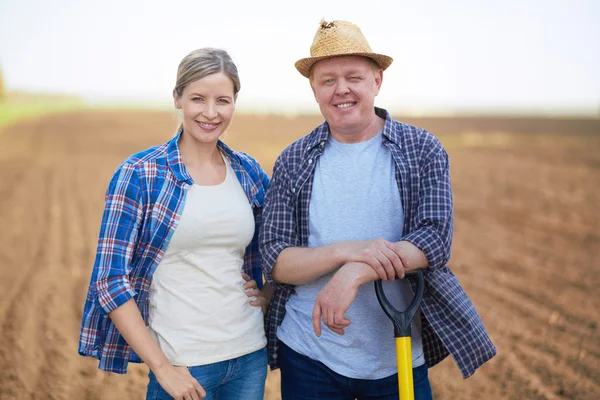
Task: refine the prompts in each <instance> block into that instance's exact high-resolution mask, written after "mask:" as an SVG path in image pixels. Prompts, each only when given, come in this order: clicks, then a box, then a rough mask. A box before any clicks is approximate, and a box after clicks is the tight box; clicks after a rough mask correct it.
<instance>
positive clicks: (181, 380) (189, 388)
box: [154, 365, 206, 400]
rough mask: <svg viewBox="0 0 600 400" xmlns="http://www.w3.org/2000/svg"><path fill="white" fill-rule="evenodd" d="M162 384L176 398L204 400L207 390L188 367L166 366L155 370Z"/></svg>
mask: <svg viewBox="0 0 600 400" xmlns="http://www.w3.org/2000/svg"><path fill="white" fill-rule="evenodd" d="M154 375H156V380H157V381H158V383H159V384H160V386H161V387H162V388H163V389H164V390H165V391H166V392H167V393H169V394H170V395H171V396H173V397H174V398H175V399H176V400H202V399H203V398H204V397H206V391H205V390H204V388H203V387H202V386H201V385H200V383H198V381H197V380H196V378H194V377H193V376H192V374H190V371H189V370H188V369H187V367H174V366H172V365H165V367H163V368H160V369H158V370H156V371H154Z"/></svg>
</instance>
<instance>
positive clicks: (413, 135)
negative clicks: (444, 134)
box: [390, 119, 443, 150]
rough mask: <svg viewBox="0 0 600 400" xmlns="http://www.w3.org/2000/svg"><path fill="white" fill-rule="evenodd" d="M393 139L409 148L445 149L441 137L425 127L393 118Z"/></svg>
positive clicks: (391, 134)
mask: <svg viewBox="0 0 600 400" xmlns="http://www.w3.org/2000/svg"><path fill="white" fill-rule="evenodd" d="M390 136H391V139H392V140H394V141H396V142H397V143H399V144H400V145H401V146H402V147H406V148H408V149H414V148H415V147H417V148H423V147H426V148H435V149H440V150H441V149H443V146H442V143H441V142H440V140H439V138H438V137H437V136H436V135H434V134H433V133H431V132H430V131H428V130H427V129H425V128H421V127H419V126H415V125H411V124H408V123H405V122H402V121H399V120H395V119H392V120H391V133H390Z"/></svg>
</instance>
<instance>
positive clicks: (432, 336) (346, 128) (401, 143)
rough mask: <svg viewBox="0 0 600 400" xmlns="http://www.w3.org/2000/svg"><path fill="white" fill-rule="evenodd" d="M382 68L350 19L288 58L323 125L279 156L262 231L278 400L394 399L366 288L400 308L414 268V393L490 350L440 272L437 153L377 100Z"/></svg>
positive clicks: (443, 235)
mask: <svg viewBox="0 0 600 400" xmlns="http://www.w3.org/2000/svg"><path fill="white" fill-rule="evenodd" d="M391 63H392V59H391V58H390V57H388V56H385V55H381V54H376V53H373V52H372V51H371V48H370V46H369V44H368V42H367V40H366V39H365V38H364V36H363V34H362V32H361V31H360V29H359V28H358V27H357V26H356V25H354V24H352V23H349V22H345V21H333V22H331V23H326V22H321V25H320V27H319V29H318V30H317V33H316V35H315V38H314V41H313V44H312V46H311V57H309V58H304V59H301V60H299V61H298V62H296V64H295V65H296V69H298V71H299V72H300V73H301V74H302V75H303V76H305V77H307V78H308V79H309V82H310V85H311V88H312V91H313V93H314V96H315V99H316V101H317V103H318V104H319V108H320V110H321V113H322V114H323V117H324V118H325V120H326V121H325V122H324V123H323V124H322V125H320V126H318V127H317V128H315V130H313V131H312V132H311V133H310V134H309V135H307V136H305V137H303V138H301V139H299V140H298V141H296V142H294V143H293V144H291V145H290V146H289V147H288V148H286V149H285V150H284V151H283V152H282V154H281V155H280V156H279V158H278V159H277V161H276V163H275V167H274V171H273V179H272V181H271V186H270V188H269V190H268V193H267V198H266V201H265V208H264V215H263V226H262V228H261V234H260V247H261V255H262V257H263V269H264V272H265V275H266V277H267V280H269V281H270V282H272V283H274V285H275V286H276V287H277V291H276V294H275V296H274V298H273V301H272V303H271V307H270V310H269V315H268V318H267V329H268V336H269V341H270V346H269V349H270V365H271V367H272V368H273V369H274V368H277V367H279V366H280V367H281V391H282V397H283V399H284V400H288V399H296V398H302V399H317V398H318V399H355V398H358V399H363V398H369V399H370V398H378V399H379V398H381V399H394V400H397V399H398V381H397V375H396V374H397V364H396V352H395V341H394V335H393V332H394V331H393V326H392V323H391V321H390V320H389V319H388V318H387V316H386V315H385V313H384V312H383V311H382V309H381V307H380V305H379V303H378V301H377V299H376V295H375V291H374V288H373V285H372V284H367V283H370V282H373V281H375V280H377V279H383V280H384V282H383V285H384V288H385V291H386V295H387V297H388V298H389V299H390V300H391V302H392V304H394V305H397V306H398V309H404V308H406V305H407V304H409V303H410V301H411V299H412V296H413V294H412V290H411V286H410V283H409V282H408V279H403V278H404V275H405V273H406V272H408V271H411V270H414V269H423V270H424V274H425V293H424V296H423V300H422V303H421V309H420V312H419V313H418V314H417V316H416V317H415V320H414V322H413V326H412V335H411V343H412V356H413V367H414V368H413V376H414V388H415V398H416V399H431V398H432V395H431V387H430V385H429V380H428V377H427V368H428V367H432V366H433V365H435V364H437V363H439V362H440V361H441V360H443V359H444V358H445V357H446V356H447V355H448V354H451V355H452V356H453V358H454V359H455V360H456V362H457V364H458V367H459V369H460V371H461V372H462V374H463V376H464V377H465V378H467V377H469V376H470V375H472V374H473V373H474V372H475V370H476V369H477V368H478V367H479V366H481V365H482V364H483V363H484V362H486V361H487V360H489V359H490V358H492V357H493V356H494V355H495V353H496V349H495V347H494V345H493V344H492V342H491V341H490V339H489V338H488V335H487V332H486V330H485V328H484V326H483V324H482V322H481V320H480V318H479V316H478V314H477V312H476V311H475V308H474V307H473V305H472V303H471V302H470V300H469V299H468V297H467V295H466V294H465V293H464V291H463V289H462V288H461V286H460V285H459V283H458V281H457V279H456V277H455V276H454V275H453V274H452V272H451V271H450V270H449V268H448V266H447V263H448V260H449V258H450V249H451V243H452V232H453V211H452V188H451V185H450V171H449V161H448V155H447V153H446V151H445V150H444V148H443V147H442V145H441V144H440V142H439V141H438V140H437V139H436V138H435V137H434V136H433V135H432V134H430V133H429V132H427V131H425V130H423V129H420V128H416V127H413V126H409V125H406V124H403V123H401V122H397V121H394V120H393V119H392V118H391V116H390V115H389V113H388V112H387V111H385V110H383V109H381V108H376V107H375V105H374V102H375V97H376V96H377V94H378V93H379V90H380V88H381V83H382V80H383V70H385V69H386V68H387V67H389V65H390V64H391ZM396 276H397V277H398V278H400V279H399V280H394V279H395V277H396ZM321 321H322V322H323V324H324V325H325V326H322V325H321Z"/></svg>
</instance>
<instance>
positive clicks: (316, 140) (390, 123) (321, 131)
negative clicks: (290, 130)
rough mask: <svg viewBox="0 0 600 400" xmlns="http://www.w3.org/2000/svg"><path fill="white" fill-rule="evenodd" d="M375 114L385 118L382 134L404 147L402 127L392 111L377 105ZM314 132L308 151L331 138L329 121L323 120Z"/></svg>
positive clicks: (309, 141)
mask: <svg viewBox="0 0 600 400" xmlns="http://www.w3.org/2000/svg"><path fill="white" fill-rule="evenodd" d="M375 114H376V115H377V116H378V117H381V118H384V119H385V125H384V126H383V132H382V135H383V136H384V137H385V138H386V139H387V140H389V141H391V142H394V143H395V144H397V145H398V146H399V147H400V148H402V143H401V141H400V134H401V131H400V127H399V126H398V124H395V123H394V120H393V119H392V116H391V115H390V113H389V112H387V110H385V109H383V108H379V107H375ZM312 133H313V134H312V135H310V138H309V140H308V144H307V148H306V150H307V151H310V150H312V149H313V148H315V147H317V146H319V145H321V143H324V142H326V141H328V140H329V137H330V132H329V123H328V122H327V121H325V122H323V123H322V124H321V125H319V126H318V127H316V128H315V129H314V130H313V132H312Z"/></svg>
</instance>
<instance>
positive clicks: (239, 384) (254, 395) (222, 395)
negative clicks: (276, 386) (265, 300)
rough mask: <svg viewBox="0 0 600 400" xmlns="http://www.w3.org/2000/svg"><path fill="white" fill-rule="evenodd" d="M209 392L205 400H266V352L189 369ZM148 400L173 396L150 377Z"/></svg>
mask: <svg viewBox="0 0 600 400" xmlns="http://www.w3.org/2000/svg"><path fill="white" fill-rule="evenodd" d="M188 369H189V370H190V373H191V374H192V376H193V377H194V378H196V379H197V380H198V382H200V385H202V387H203V388H204V390H205V391H206V397H205V398H204V400H239V399H247V400H263V397H264V393H265V381H266V379H267V349H266V348H263V349H261V350H258V351H255V352H253V353H250V354H246V355H244V356H241V357H238V358H234V359H231V360H227V361H221V362H217V363H213V364H207V365H200V366H197V367H188ZM148 377H149V379H150V382H148V392H147V393H146V400H167V399H172V397H171V396H169V394H168V393H167V392H166V391H165V390H164V389H163V388H162V387H161V386H160V385H159V384H158V381H157V380H156V376H155V375H154V374H153V373H152V371H151V372H150V374H149V376H148Z"/></svg>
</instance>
